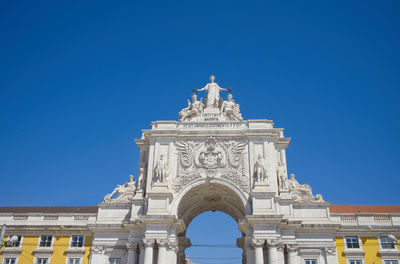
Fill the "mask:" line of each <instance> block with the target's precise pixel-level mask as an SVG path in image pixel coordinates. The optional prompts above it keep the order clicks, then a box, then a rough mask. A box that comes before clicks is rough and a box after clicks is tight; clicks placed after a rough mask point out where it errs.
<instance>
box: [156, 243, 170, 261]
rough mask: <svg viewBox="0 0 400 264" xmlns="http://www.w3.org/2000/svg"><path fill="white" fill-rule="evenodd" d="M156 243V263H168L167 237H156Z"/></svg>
mask: <svg viewBox="0 0 400 264" xmlns="http://www.w3.org/2000/svg"><path fill="white" fill-rule="evenodd" d="M157 244H158V264H169V263H168V259H167V244H168V240H167V239H157Z"/></svg>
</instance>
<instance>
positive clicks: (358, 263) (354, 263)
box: [349, 260, 363, 264]
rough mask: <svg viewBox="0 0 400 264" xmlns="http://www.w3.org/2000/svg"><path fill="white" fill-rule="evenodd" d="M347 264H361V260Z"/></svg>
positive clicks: (350, 261)
mask: <svg viewBox="0 0 400 264" xmlns="http://www.w3.org/2000/svg"><path fill="white" fill-rule="evenodd" d="M349 264H363V262H362V260H349Z"/></svg>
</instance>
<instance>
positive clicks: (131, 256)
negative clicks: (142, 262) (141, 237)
mask: <svg viewBox="0 0 400 264" xmlns="http://www.w3.org/2000/svg"><path fill="white" fill-rule="evenodd" d="M137 247H138V243H126V248H127V249H128V261H127V263H128V264H137Z"/></svg>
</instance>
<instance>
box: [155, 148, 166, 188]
mask: <svg viewBox="0 0 400 264" xmlns="http://www.w3.org/2000/svg"><path fill="white" fill-rule="evenodd" d="M167 177H168V166H167V163H166V162H165V160H164V155H160V159H159V160H158V161H157V162H156V166H155V167H154V182H155V183H157V182H158V183H163V182H164V181H165V179H166V178H167Z"/></svg>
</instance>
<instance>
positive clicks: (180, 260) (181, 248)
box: [178, 237, 192, 264]
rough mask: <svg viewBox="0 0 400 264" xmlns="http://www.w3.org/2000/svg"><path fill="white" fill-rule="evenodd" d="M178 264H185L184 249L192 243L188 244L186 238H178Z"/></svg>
mask: <svg viewBox="0 0 400 264" xmlns="http://www.w3.org/2000/svg"><path fill="white" fill-rule="evenodd" d="M178 241H179V242H178V245H179V250H178V264H185V257H186V255H185V249H186V248H188V247H190V246H191V245H192V243H190V239H189V238H187V237H180V238H178Z"/></svg>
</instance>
